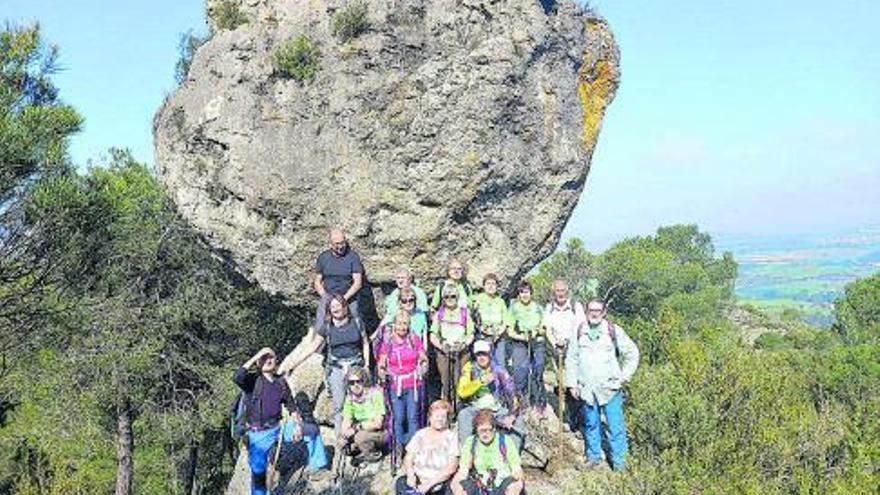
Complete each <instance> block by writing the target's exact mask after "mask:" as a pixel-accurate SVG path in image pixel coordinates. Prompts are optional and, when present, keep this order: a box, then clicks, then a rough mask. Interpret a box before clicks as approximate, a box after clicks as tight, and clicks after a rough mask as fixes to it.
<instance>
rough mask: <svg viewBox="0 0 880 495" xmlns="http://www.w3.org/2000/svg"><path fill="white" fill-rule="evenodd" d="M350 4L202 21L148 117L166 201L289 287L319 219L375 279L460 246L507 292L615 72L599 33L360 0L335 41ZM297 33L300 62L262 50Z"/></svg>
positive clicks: (537, 17)
mask: <svg viewBox="0 0 880 495" xmlns="http://www.w3.org/2000/svg"><path fill="white" fill-rule="evenodd" d="M222 3H223V4H224V5H223V7H224V8H225V9H227V10H228V9H229V6H230V0H224V2H222ZM232 4H235V2H232ZM352 5H355V2H342V1H334V0H308V1H304V0H242V1H241V3H240V5H239V7H238V8H239V10H240V12H241V13H243V14H244V15H245V16H247V18H248V22H247V23H245V24H243V25H240V26H238V27H236V28H235V29H231V30H230V29H221V28H222V27H223V26H221V25H220V24H219V23H218V21H217V20H216V19H215V20H214V21H213V22H215V27H216V33H215V34H214V36H213V37H212V38H211V39H210V40H209V41H207V42H206V43H205V44H204V45H202V46H201V47H200V48H199V49H198V50H197V51H196V53H195V56H194V58H193V60H192V62H191V65H190V69H189V73H188V77H187V78H186V80H185V81H184V82H183V84H182V85H181V86H180V87H179V88H178V89H177V90H176V91H174V93H172V94H171V95H170V96H169V97H168V98H167V100H166V102H165V103H164V105H163V106H162V108H161V109H160V111H159V113H158V114H157V116H156V118H155V123H154V132H155V151H156V157H157V160H158V172H159V174H160V177H161V180H162V181H163V183H164V184H165V187H166V189H167V192H168V194H169V196H170V197H171V198H172V200H173V201H174V202H175V204H176V205H177V208H178V209H179V211H180V212H181V213H182V214H183V215H184V216H185V217H186V218H187V219H188V220H189V221H190V222H192V223H193V224H194V225H195V226H196V227H197V228H198V229H199V230H201V231H202V232H203V233H204V234H205V236H206V238H208V239H209V240H210V241H211V242H212V243H214V244H215V245H216V246H217V247H219V248H222V249H223V250H225V251H226V252H227V253H228V254H229V255H230V258H231V259H232V260H234V261H235V262H236V264H237V266H238V267H239V269H240V270H242V271H243V272H244V273H245V274H247V275H248V276H250V277H252V278H254V279H255V280H256V281H257V282H259V284H260V285H261V286H262V287H264V288H265V289H267V290H269V291H271V292H277V293H281V294H283V295H285V296H286V297H288V298H290V299H292V300H302V297H303V296H304V295H305V294H306V293H307V292H308V291H309V290H310V289H309V284H308V275H309V273H310V271H311V269H312V267H313V265H314V259H315V256H316V255H317V253H318V252H319V251H320V250H322V249H324V248H325V247H326V244H327V233H328V228H329V227H331V226H334V225H340V226H343V227H344V228H346V230H347V232H348V234H349V240H350V241H351V243H352V245H353V246H354V247H355V249H357V250H358V251H359V252H360V253H361V255H362V256H363V258H364V262H365V265H366V267H367V270H368V274H369V277H370V278H371V280H373V281H374V282H386V281H390V280H391V279H392V275H393V272H394V270H395V267H396V266H398V265H400V264H408V265H410V266H411V267H412V269H413V270H414V272H415V274H416V275H417V277H419V278H422V279H434V278H436V277H439V276H441V275H442V274H443V272H444V270H443V268H442V265H444V264H445V263H446V261H447V260H448V259H449V258H450V257H452V256H459V257H461V258H462V259H463V261H464V262H465V263H466V265H467V266H468V268H469V269H470V273H471V278H472V279H479V277H480V276H481V275H482V274H484V273H486V272H489V271H492V272H495V273H497V274H499V275H500V276H501V277H502V279H503V283H504V285H505V286H506V287H510V285H511V284H512V283H513V282H514V280H515V279H516V278H518V277H520V276H522V275H524V274H525V273H526V272H527V271H528V270H529V269H530V268H531V267H532V266H534V264H535V263H537V262H538V261H540V260H541V259H542V258H543V257H545V256H547V255H548V254H549V253H551V252H552V250H553V249H554V248H555V246H556V244H557V242H558V239H559V235H560V232H561V231H562V229H563V227H564V225H565V223H566V221H567V220H568V218H569V216H570V215H571V212H572V209H573V208H574V206H575V204H576V202H577V200H578V198H579V196H580V194H581V191H582V190H583V187H584V182H585V179H586V176H587V172H588V171H589V168H590V158H591V156H592V153H593V150H594V148H595V145H596V139H597V136H598V131H599V128H600V124H601V120H602V117H603V115H604V112H605V110H606V108H607V106H608V105H609V104H610V102H611V100H612V99H613V97H614V93H615V91H616V89H617V85H618V81H619V66H618V57H619V54H618V49H617V46H616V44H615V42H614V39H613V37H612V34H611V31H610V30H609V28H608V26H607V25H606V23H605V22H604V21H603V20H602V19H601V18H599V17H597V16H596V15H595V14H593V13H591V12H589V11H585V10H584V9H583V8H581V7H580V6H578V5H576V4H574V3H569V2H564V3H560V4H559V5H557V7H556V9H555V10H554V11H552V12H550V13H545V11H544V9H543V8H542V5H541V3H540V2H539V1H538V0H484V1H479V0H434V1H427V0H396V1H395V0H382V1H379V0H365V2H364V3H363V5H365V6H366V18H367V20H368V22H369V28H368V29H367V30H366V31H365V32H363V33H361V34H360V35H359V36H356V37H354V38H352V39H348V40H344V36H343V35H342V34H340V35H339V36H337V35H334V34H333V33H334V29H333V26H334V23H339V22H341V21H339V20H338V19H339V18H338V17H337V16H338V15H339V14H340V13H341V12H343V11H348V10H347V9H351V8H352V7H351V6H352ZM217 6H218V2H217V1H209V9H210V11H211V12H216V11H217V10H218V7H217ZM349 19H351V18H349ZM349 24H351V21H349ZM342 25H343V26H344V25H345V23H343V24H342ZM355 32H356V31H355ZM301 35H302V36H304V37H305V39H300V45H301V47H302V46H305V45H310V46H312V47H314V48H315V51H308V50H307V51H306V52H300V55H301V54H303V53H306V54H309V55H311V56H312V57H311V58H310V59H308V60H311V61H312V62H306V63H305V64H304V65H303V64H301V65H300V66H299V67H298V68H299V69H305V70H302V71H299V72H298V71H297V70H293V71H291V70H290V67H289V66H287V67H285V66H284V64H279V63H277V62H276V63H273V60H274V59H273V55H274V54H275V53H277V52H278V51H279V50H280V49H282V47H284V46H286V45H288V44H289V43H290V42H291V40H295V39H297V38H298V37H300V36H301ZM296 60H300V61H302V60H307V59H306V58H299V59H296ZM308 69H314V74H313V76H312V77H309V75H308ZM291 72H293V73H294V74H298V75H299V76H300V77H302V79H297V78H296V77H291V75H290V74H291Z"/></svg>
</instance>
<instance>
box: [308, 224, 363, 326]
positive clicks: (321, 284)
mask: <svg viewBox="0 0 880 495" xmlns="http://www.w3.org/2000/svg"><path fill="white" fill-rule="evenodd" d="M363 284H364V265H363V264H361V257H360V256H358V254H357V253H356V252H354V251H353V250H352V249H351V247H349V245H348V241H347V240H346V238H345V232H344V231H343V230H342V229H340V228H335V229H333V230H331V231H330V249H328V250H326V251H324V252H323V253H321V254H320V255H319V256H318V261H317V262H316V263H315V281H314V286H315V291H317V292H318V295H320V296H321V301H320V302H319V303H318V312H317V315H316V317H315V328H322V327H323V326H324V319H325V318H326V316H327V303H328V302H329V301H330V296H331V295H333V294H341V295H342V296H343V297H345V300H346V301H347V302H348V307H349V310H350V311H351V314H352V316H357V317H358V318H360V313H359V312H358V292H359V291H360V290H361V287H362V286H363Z"/></svg>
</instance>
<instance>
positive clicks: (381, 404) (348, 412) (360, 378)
mask: <svg viewBox="0 0 880 495" xmlns="http://www.w3.org/2000/svg"><path fill="white" fill-rule="evenodd" d="M345 378H346V385H347V386H348V393H347V394H346V396H345V404H343V406H342V428H341V429H340V432H339V438H338V439H337V448H338V449H339V450H340V451H344V450H345V449H346V447H348V446H350V445H352V444H353V448H352V449H351V451H350V453H351V454H355V455H356V454H361V455H362V456H363V460H365V461H367V462H376V461H378V460H379V459H380V458H381V457H382V452H381V449H382V446H383V445H384V444H385V429H384V421H385V397H384V395H383V394H382V390H380V389H379V387H373V386H371V385H370V374H369V372H368V371H367V370H366V368H361V367H359V366H358V367H354V368H352V369H351V370H349V372H348V374H347V375H346V377H345Z"/></svg>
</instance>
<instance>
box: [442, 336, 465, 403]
mask: <svg viewBox="0 0 880 495" xmlns="http://www.w3.org/2000/svg"><path fill="white" fill-rule="evenodd" d="M453 356H454V353H452V352H451V351H450V353H449V354H446V353H445V352H442V351H439V350H438V351H437V359H435V360H434V362H435V363H437V372H438V373H439V374H440V387H441V388H440V395H441V396H444V397H446V400H448V401H449V402H450V403H451V402H452V400H453V398H452V396H450V395H449V393H450V391H451V393H452V394H453V395H455V394H457V392H456V391H455V388H456V385H458V377H459V376H461V368H462V367H463V366H464V363H466V362H467V359H468V350H467V349H464V350H462V351H461V353H459V355H458V369H453V370H452V374H453V376H449V360H450V359H452V358H453ZM453 366H454V363H453ZM450 381H451V382H450ZM450 385H451V387H452V388H450Z"/></svg>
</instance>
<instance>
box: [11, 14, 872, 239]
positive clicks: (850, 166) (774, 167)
mask: <svg viewBox="0 0 880 495" xmlns="http://www.w3.org/2000/svg"><path fill="white" fill-rule="evenodd" d="M536 1H537V0H536ZM593 4H594V5H595V6H596V8H597V9H598V10H599V12H600V13H602V14H603V15H604V16H605V17H606V18H607V19H608V20H609V22H610V24H611V26H612V29H613V30H614V32H615V34H616V37H617V40H618V43H619V44H620V47H621V53H622V71H623V78H622V84H621V87H620V90H619V91H618V94H617V99H616V101H615V102H614V103H613V105H612V107H611V108H610V110H609V112H608V114H607V116H606V120H605V123H604V125H603V130H602V134H601V136H600V140H599V145H598V148H597V150H596V153H595V156H594V160H593V168H592V170H591V173H590V176H589V178H588V180H587V185H586V189H585V193H584V196H583V197H582V199H581V202H580V203H579V204H578V207H577V209H576V210H575V213H574V214H573V216H572V218H571V220H570V222H569V224H568V226H567V227H566V231H565V236H580V237H583V238H584V239H585V240H586V241H587V244H588V246H591V247H594V248H600V247H604V246H606V245H607V244H608V243H609V242H611V241H613V240H615V239H618V238H620V237H622V236H625V235H632V234H644V233H649V232H652V231H654V230H655V229H656V228H657V227H658V226H660V225H665V224H669V223H674V222H688V223H692V222H696V223H698V224H699V225H700V226H701V227H702V228H703V229H704V230H708V231H709V232H712V233H717V234H721V233H742V234H780V233H785V234H793V233H804V232H832V231H840V230H847V229H850V228H856V227H860V226H865V225H877V224H880V193H878V191H880V147H878V146H877V140H878V138H880V41H877V40H878V39H880V37H878V36H876V26H875V24H876V20H877V19H880V2H876V1H868V0H847V1H844V2H827V1H826V2H818V1H793V0H779V1H771V2H767V1H757V0H740V1H735V2H734V1H726V0H714V1H710V2H705V1H694V0H692V1H687V2H685V1H679V2H676V1H647V0H642V1H637V0H599V1H594V2H593ZM203 15H204V14H203V2H202V0H151V1H149V2H106V1H98V0H79V1H74V0H66V1H62V0H0V18H5V19H9V20H13V21H16V22H23V21H30V20H39V21H40V23H41V24H42V26H43V29H44V35H45V37H46V39H47V40H50V41H51V42H53V43H56V44H58V45H59V46H60V48H61V62H62V65H63V66H64V67H65V70H64V71H63V72H62V73H60V74H59V75H58V77H57V78H56V81H57V85H58V86H59V87H60V88H61V92H62V96H63V98H64V99H65V100H66V101H67V102H69V103H71V104H73V105H74V106H75V107H76V108H77V109H78V110H79V111H80V112H81V113H82V114H83V115H84V117H85V119H86V125H85V129H84V131H83V132H82V133H81V134H80V135H78V136H77V137H76V138H75V139H74V140H73V143H72V152H73V156H74V158H75V159H76V160H77V162H79V163H83V162H85V161H87V160H88V159H90V158H96V157H98V156H99V155H100V154H101V153H102V152H103V151H105V150H106V149H107V148H109V147H111V146H120V147H128V148H130V149H132V151H133V152H134V154H135V156H137V157H138V158H140V159H142V160H144V161H148V162H152V160H153V157H152V143H151V139H152V135H151V119H152V116H153V113H154V112H155V110H156V109H157V108H158V106H159V104H160V103H161V101H162V98H163V97H164V95H165V94H166V93H167V92H169V91H171V90H172V88H173V87H174V81H173V73H174V64H175V62H176V60H177V58H178V50H177V47H178V42H179V39H180V35H181V33H183V32H185V31H187V30H189V29H193V28H195V29H197V30H204V17H203Z"/></svg>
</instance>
